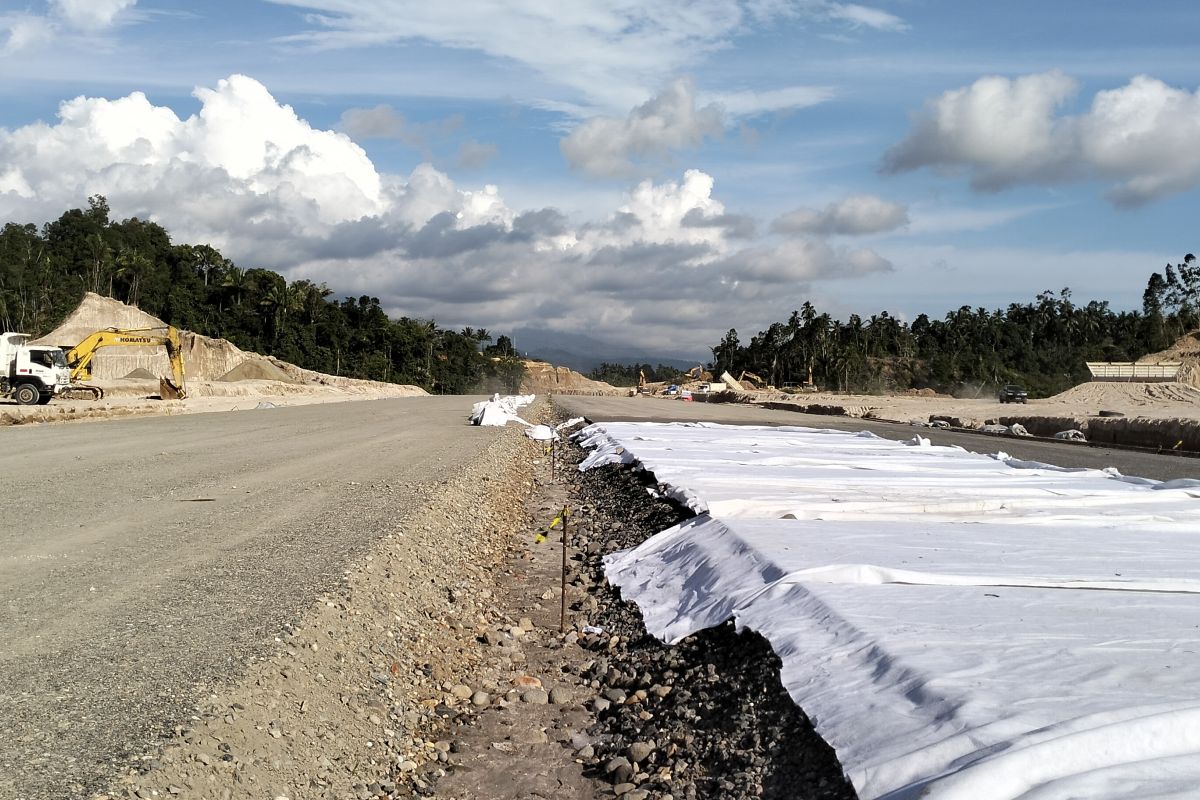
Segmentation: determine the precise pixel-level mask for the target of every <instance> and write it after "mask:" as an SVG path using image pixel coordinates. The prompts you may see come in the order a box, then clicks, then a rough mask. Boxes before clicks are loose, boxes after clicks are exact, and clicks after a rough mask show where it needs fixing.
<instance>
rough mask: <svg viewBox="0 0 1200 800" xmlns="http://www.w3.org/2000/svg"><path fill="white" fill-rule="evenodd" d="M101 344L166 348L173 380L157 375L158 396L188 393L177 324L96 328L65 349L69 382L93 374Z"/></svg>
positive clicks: (175, 396)
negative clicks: (157, 326) (68, 368)
mask: <svg viewBox="0 0 1200 800" xmlns="http://www.w3.org/2000/svg"><path fill="white" fill-rule="evenodd" d="M102 347H164V348H166V350H167V358H168V359H169V360H170V362H171V378H172V379H173V380H169V379H167V378H160V379H159V396H160V397H162V399H164V400H180V399H183V398H184V397H187V388H186V385H185V377H186V376H185V375H184V369H183V345H182V342H181V341H180V338H179V331H178V330H177V329H176V328H174V327H172V326H167V328H166V329H165V330H164V329H162V328H133V329H123V328H105V329H104V330H101V331H96V332H95V333H93V334H91V335H90V336H88V337H87V338H86V339H84V340H83V341H82V342H80V343H79V344H77V345H75V346H74V347H72V348H71V349H70V350H68V351H67V366H68V367H70V368H71V381H72V382H75V381H85V380H89V379H90V378H91V377H92V360H93V359H94V358H95V357H96V351H97V350H99V349H100V348H102Z"/></svg>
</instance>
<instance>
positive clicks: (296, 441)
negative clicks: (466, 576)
mask: <svg viewBox="0 0 1200 800" xmlns="http://www.w3.org/2000/svg"><path fill="white" fill-rule="evenodd" d="M473 400H474V398H466V397H444V398H442V397H419V398H403V399H395V400H381V401H371V402H366V401H364V402H349V403H338V404H329V405H320V406H300V407H292V408H273V409H262V410H254V411H243V412H233V413H221V414H195V415H185V416H172V417H150V418H140V419H128V420H116V421H108V422H89V423H84V424H61V425H40V426H21V427H9V428H0V474H3V476H4V479H3V482H2V483H0V498H3V508H4V524H3V525H2V526H0V797H2V798H5V800H49V799H50V798H54V800H61V798H73V797H86V796H87V794H88V793H89V792H91V791H94V790H96V789H99V788H101V787H102V786H103V785H104V784H105V783H106V782H107V780H108V779H109V778H111V777H112V776H113V775H114V774H116V773H117V772H119V771H120V770H122V769H123V768H125V767H127V765H128V762H129V759H130V757H131V756H136V755H137V754H140V753H143V752H146V751H147V749H153V745H152V743H153V742H154V741H156V739H157V737H158V734H159V732H160V731H161V730H162V729H163V728H164V727H165V726H168V725H170V724H172V722H178V721H181V720H186V719H187V716H188V715H189V714H190V713H191V709H192V707H193V706H194V705H195V703H196V701H197V699H198V698H200V697H203V696H204V694H205V693H206V692H207V691H210V690H211V689H212V688H213V687H215V686H217V685H220V684H221V683H222V682H223V681H225V680H228V679H230V678H232V677H234V676H235V675H236V674H237V673H238V671H239V668H240V667H241V666H242V665H243V664H244V663H245V661H246V659H247V657H248V656H250V655H251V654H254V653H257V652H259V651H261V650H263V649H264V648H265V647H266V646H267V645H269V644H270V643H273V641H274V637H275V636H276V635H277V634H278V633H279V631H280V628H281V626H282V625H283V623H284V622H287V621H289V620H294V619H296V617H297V614H298V612H299V611H300V610H301V609H303V608H305V607H306V606H307V605H309V604H310V603H311V602H312V600H313V598H314V597H316V596H317V595H318V594H319V593H320V592H321V591H323V590H326V589H330V588H333V587H335V586H336V585H337V583H338V581H339V580H340V579H341V577H342V575H343V570H344V568H345V567H346V565H347V564H348V563H349V562H350V561H351V560H352V559H353V558H354V557H355V556H356V554H360V553H362V552H363V551H365V550H366V549H367V548H369V547H370V546H371V545H372V544H373V543H375V542H376V541H377V540H378V539H379V538H380V537H381V535H382V534H383V533H385V532H386V531H387V530H389V529H394V528H395V527H396V522H397V520H398V519H400V518H401V517H403V515H404V514H405V513H406V510H407V509H408V508H411V507H413V506H414V505H416V504H419V503H420V502H421V501H422V498H423V497H427V496H428V495H429V494H430V493H431V492H432V491H433V489H434V488H435V487H436V485H437V484H438V483H439V482H440V481H443V480H444V479H446V478H447V477H449V476H452V475H454V474H455V473H456V472H458V471H460V470H461V469H462V468H463V467H464V466H465V465H466V464H467V463H468V462H469V461H470V460H471V459H472V458H474V457H475V456H476V455H477V454H478V453H480V451H482V450H483V449H484V448H485V447H486V446H487V445H488V444H489V443H491V442H492V441H493V439H494V438H495V437H496V436H497V431H498V429H484V428H471V427H469V426H467V425H466V415H467V413H468V412H469V411H470V408H471V403H472V402H473Z"/></svg>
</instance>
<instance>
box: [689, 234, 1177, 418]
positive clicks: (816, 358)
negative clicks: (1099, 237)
mask: <svg viewBox="0 0 1200 800" xmlns="http://www.w3.org/2000/svg"><path fill="white" fill-rule="evenodd" d="M1142 306H1143V307H1142V309H1141V311H1114V310H1113V309H1112V308H1110V307H1109V303H1108V301H1096V300H1093V301H1090V302H1088V303H1087V304H1086V305H1079V304H1076V303H1075V302H1074V301H1073V299H1072V292H1071V290H1070V289H1069V288H1066V289H1063V290H1061V291H1059V292H1057V293H1054V292H1050V291H1046V292H1042V293H1041V294H1039V295H1037V297H1036V298H1035V299H1034V300H1033V301H1032V302H1028V303H1013V304H1011V305H1009V306H1008V307H1007V308H1004V309H993V310H988V309H986V308H982V307H980V308H972V307H970V306H963V307H961V308H959V309H957V310H955V311H951V312H949V313H948V314H946V316H945V317H944V318H942V319H931V318H930V317H929V316H928V315H926V314H920V315H918V316H917V317H916V318H915V319H913V320H912V321H911V322H906V321H904V320H900V319H897V318H896V317H894V316H892V315H890V314H889V313H888V312H886V311H881V312H879V313H878V314H875V315H873V316H871V317H870V318H869V319H863V318H862V317H860V316H858V315H856V314H854V315H851V316H850V317H849V319H848V320H847V321H845V322H843V321H841V320H839V319H834V318H833V317H832V316H830V315H829V314H828V313H822V312H820V311H819V310H818V309H817V308H815V307H814V306H813V305H812V303H808V302H806V303H805V304H804V305H803V306H802V307H801V308H800V309H799V310H798V311H793V312H792V314H791V316H790V317H789V318H788V320H787V321H786V322H776V323H773V324H771V325H770V326H769V327H768V328H767V329H766V330H763V331H759V333H758V334H757V335H755V336H753V337H751V339H750V341H749V342H745V343H743V342H742V341H741V339H740V337H739V336H738V332H737V331H736V330H733V329H731V330H730V331H729V332H728V333H727V334H726V335H725V337H724V338H723V339H722V340H721V341H720V343H718V344H717V345H716V346H715V347H713V348H712V354H713V362H712V366H713V371H714V373H717V374H719V373H720V372H721V371H722V370H728V371H729V372H730V373H731V374H733V375H738V374H740V372H741V370H749V371H750V372H754V373H757V374H759V375H761V376H762V377H763V378H764V379H766V380H769V381H770V382H771V383H772V384H774V385H776V386H779V385H781V384H783V383H785V382H794V383H801V384H803V383H812V384H815V385H817V386H821V387H824V388H825V389H828V390H834V391H842V392H883V391H891V390H896V389H908V388H932V389H935V390H937V391H940V392H947V393H950V394H956V395H968V396H969V395H982V394H984V393H988V392H991V391H993V390H994V389H995V388H996V387H997V386H999V385H1002V384H1005V383H1020V384H1024V385H1025V386H1026V387H1027V388H1028V389H1029V390H1030V392H1031V394H1033V395H1034V396H1049V395H1052V394H1056V393H1058V392H1061V391H1063V390H1065V389H1067V388H1070V387H1071V386H1074V385H1076V384H1078V383H1081V382H1083V381H1086V380H1088V379H1089V377H1090V376H1089V373H1088V371H1087V366H1086V363H1085V362H1087V361H1136V360H1137V359H1139V358H1141V357H1142V356H1144V355H1147V354H1149V353H1154V352H1158V351H1160V350H1164V349H1166V348H1168V347H1170V345H1171V344H1172V343H1173V342H1175V341H1176V340H1177V339H1178V338H1179V337H1180V336H1183V335H1184V334H1185V333H1187V332H1189V331H1193V330H1195V329H1196V328H1198V327H1200V264H1198V263H1197V261H1196V258H1195V257H1194V256H1193V255H1191V254H1188V255H1187V256H1186V257H1185V258H1184V260H1183V262H1181V263H1179V264H1176V265H1167V267H1166V269H1165V270H1164V272H1162V273H1157V272H1156V273H1153V274H1151V276H1150V278H1149V280H1148V282H1147V286H1146V291H1145V293H1144V295H1143V303H1142Z"/></svg>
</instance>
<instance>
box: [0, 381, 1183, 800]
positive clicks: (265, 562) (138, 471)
mask: <svg viewBox="0 0 1200 800" xmlns="http://www.w3.org/2000/svg"><path fill="white" fill-rule="evenodd" d="M474 399H475V398H468V397H415V398H396V399H388V400H379V401H374V402H357V403H348V404H345V405H342V406H331V405H309V406H304V407H295V408H285V407H275V408H259V409H254V410H247V411H245V412H244V413H235V414H203V415H191V416H171V417H156V418H145V419H124V420H112V421H109V422H106V423H104V424H96V425H35V426H19V427H10V428H8V429H5V430H0V468H2V469H3V470H4V474H5V476H6V480H5V483H4V485H3V489H2V490H0V496H2V497H3V499H4V502H5V507H6V509H8V518H7V520H6V525H5V526H4V527H3V531H2V532H0V797H5V798H13V800H49V799H50V798H54V799H55V800H58V798H98V797H112V798H116V797H141V798H168V797H172V798H174V797H178V798H184V799H185V800H187V799H188V798H197V799H199V798H204V799H205V800H209V799H212V800H215V799H216V798H222V799H223V798H269V800H277V799H278V798H288V800H300V799H301V798H378V797H397V796H409V793H410V792H412V791H413V790H414V789H416V790H419V791H420V793H422V794H428V793H430V792H434V793H436V794H437V795H438V796H442V797H446V798H451V797H485V796H486V797H496V798H500V797H514V798H515V797H521V796H546V797H551V796H559V797H568V796H569V797H591V796H603V795H604V794H606V793H608V792H611V791H612V789H611V788H606V786H605V784H604V781H601V783H599V784H597V783H596V782H595V778H594V776H593V777H589V776H588V775H589V773H588V772H587V769H585V768H584V765H585V761H586V757H585V756H581V755H580V753H586V751H587V745H588V740H587V739H586V738H581V734H583V733H584V732H586V731H587V730H589V725H594V719H593V718H591V717H588V716H587V714H585V713H584V712H583V711H581V704H583V705H584V706H586V707H587V708H588V709H590V708H591V702H592V700H593V699H594V698H591V699H589V698H590V697H591V696H590V695H587V692H586V691H583V692H582V693H581V687H580V685H579V682H580V678H579V676H578V675H577V674H575V673H572V672H571V671H572V670H576V672H577V671H578V669H579V667H580V663H577V662H580V660H581V659H582V658H584V655H583V654H581V653H577V652H575V651H574V650H572V647H574V646H573V645H571V644H570V641H569V638H567V639H564V638H563V637H560V636H559V635H558V633H557V625H556V622H557V613H556V612H557V606H558V598H559V594H558V587H557V586H556V585H555V581H554V578H555V577H556V574H557V569H556V565H557V562H558V553H557V548H556V547H553V546H552V545H553V543H554V542H555V537H554V536H552V537H551V539H550V545H549V546H548V545H542V546H540V547H535V546H534V545H533V544H532V540H533V530H534V529H535V528H536V527H538V526H543V527H544V526H545V524H546V518H547V517H549V516H550V515H551V514H552V512H553V511H554V510H555V508H556V507H557V505H558V504H559V503H561V502H564V498H563V496H561V493H560V492H556V490H554V488H553V487H549V488H548V487H546V486H545V477H546V476H545V472H546V465H545V455H544V453H543V452H542V450H541V447H540V446H539V445H536V444H534V443H532V442H530V441H528V440H527V439H526V438H525V437H524V436H522V435H521V432H520V430H519V429H518V428H517V427H515V426H514V427H511V428H507V429H496V428H491V429H489V428H473V427H470V426H468V425H467V424H466V422H465V416H466V413H467V411H468V410H469V408H470V405H471V402H472V401H473V400H474ZM555 404H556V406H557V407H558V408H559V409H560V410H561V412H562V413H563V414H565V415H577V414H582V415H585V416H588V417H590V418H592V419H596V420H603V419H656V420H671V419H677V420H709V421H716V422H732V423H738V424H792V425H809V426H817V427H837V428H850V429H856V430H863V429H866V430H871V431H874V432H876V433H878V434H880V435H883V436H889V437H892V438H908V437H911V436H912V435H913V434H914V430H913V429H912V428H911V427H908V426H905V425H898V424H889V423H885V422H881V421H877V420H868V419H851V418H846V417H835V416H827V415H809V414H803V413H796V412H789V411H775V410H766V409H762V408H759V407H754V406H748V405H741V404H707V403H684V402H679V401H668V400H665V399H659V398H646V397H624V398H622V397H560V398H556V400H555ZM540 413H542V409H541V408H534V409H530V410H529V411H528V413H527V414H526V416H529V417H533V416H535V415H537V414H540ZM919 432H920V433H921V435H925V436H929V437H930V438H932V439H934V440H935V441H936V442H938V443H948V444H959V445H962V446H964V447H967V448H969V449H973V450H979V451H984V452H990V451H994V450H997V449H1003V450H1005V451H1007V452H1010V453H1012V454H1013V455H1016V456H1019V457H1024V458H1029V459H1035V460H1040V461H1047V462H1052V463H1057V464H1061V465H1064V466H1089V467H1108V466H1112V467H1116V468H1117V469H1119V470H1121V472H1123V473H1125V474H1130V475H1142V476H1146V477H1151V478H1158V479H1171V478H1179V477H1193V478H1200V460H1198V459H1187V458H1174V457H1170V456H1155V455H1151V454H1145V453H1136V452H1125V451H1116V450H1105V449H1090V448H1084V447H1076V446H1071V445H1067V444H1058V443H1049V442H1039V441H1017V440H1002V441H1001V440H995V439H988V438H985V437H982V436H979V435H970V434H959V433H953V432H945V431H936V430H929V429H921V430H920V431H919ZM535 485H536V486H540V488H537V489H536V491H535ZM531 497H532V501H531V500H530V498H531ZM531 502H532V505H530V503H531ZM616 511H618V513H619V509H616ZM573 563H574V562H573ZM573 569H574V567H573ZM571 591H572V592H573V593H574V592H575V591H577V590H576V589H575V588H572V589H571ZM569 599H571V600H572V601H574V600H575V599H576V596H575V595H574V594H572V595H571V597H570V598H569ZM570 636H571V634H568V637H570ZM535 681H536V683H537V684H540V686H539V685H533V683H534V682H535ZM555 690H558V691H557V692H556V691H555ZM594 693H595V692H594V691H593V694H594ZM543 698H544V700H545V702H543ZM588 713H590V711H589V712H588ZM443 768H445V769H443ZM440 771H441V772H446V773H448V774H447V775H446V776H445V777H442V778H441V780H440V782H439V781H437V780H436V779H437V778H438V777H440V776H439V772H440ZM422 787H423V788H422ZM481 787H488V789H487V792H484V791H483V789H482V788H481Z"/></svg>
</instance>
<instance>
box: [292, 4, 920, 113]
mask: <svg viewBox="0 0 1200 800" xmlns="http://www.w3.org/2000/svg"><path fill="white" fill-rule="evenodd" d="M270 2H274V3H277V4H280V5H288V6H295V7H298V8H302V9H306V10H309V11H312V12H315V13H312V14H310V15H309V16H308V20H309V21H310V22H311V23H312V26H313V27H312V29H310V30H308V31H306V32H304V33H301V34H298V35H296V36H293V37H290V39H289V41H293V42H302V43H306V44H309V45H312V46H316V47H325V48H352V47H360V46H364V45H378V44H390V43H397V42H408V41H427V42H432V43H434V44H437V45H440V46H443V47H450V48H455V49H460V50H472V51H476V52H480V53H483V54H485V55H487V56H490V57H492V58H496V59H500V60H502V61H506V62H511V63H515V64H519V65H522V66H524V67H526V68H528V69H529V70H532V71H533V72H534V73H535V74H536V75H537V76H538V77H539V78H540V79H542V80H544V81H546V82H547V83H549V84H551V85H553V86H558V87H564V88H566V89H568V90H570V91H571V92H572V93H574V94H575V95H578V96H579V97H582V98H583V102H581V103H576V102H575V100H576V98H574V97H573V98H567V99H564V98H553V97H551V98H542V99H544V100H549V101H557V103H558V104H559V105H560V107H563V108H567V107H570V106H571V105H573V106H574V107H575V109H576V110H577V111H579V112H582V111H583V110H584V107H585V106H587V107H590V110H591V112H592V113H594V112H595V111H597V110H599V111H601V112H604V113H613V112H617V111H622V110H624V109H627V108H630V107H632V106H633V105H634V104H636V103H638V102H641V100H642V99H643V98H645V97H647V96H648V95H649V94H650V92H651V91H652V90H653V89H655V88H657V87H659V86H662V85H664V84H665V83H666V82H667V81H668V80H670V79H671V78H672V77H674V76H676V75H678V74H680V73H681V72H682V71H685V70H687V69H689V68H691V67H692V66H694V65H696V64H698V63H699V62H701V61H702V60H703V59H704V58H705V57H707V56H708V55H709V54H711V53H712V52H714V51H716V50H720V49H723V48H725V47H727V46H728V45H729V42H730V40H731V39H732V38H733V37H736V36H739V35H741V34H744V33H746V32H748V31H749V30H750V29H751V28H752V27H753V26H756V25H758V26H766V25H771V24H773V23H775V22H777V21H779V20H782V19H787V18H804V19H806V20H812V21H815V22H821V23H830V22H832V23H836V24H846V23H850V24H851V25H853V26H856V27H862V26H866V27H873V28H878V29H885V30H898V29H899V28H900V26H901V24H902V23H899V21H898V20H897V19H896V18H895V17H893V16H892V15H890V14H887V13H885V12H878V11H873V10H872V9H869V8H866V7H863V6H859V5H854V4H844V3H833V2H826V1H824V0H815V1H814V0H788V1H787V2H777V1H776V0H702V2H689V0H624V1H623V2H620V3H611V2H603V0H578V1H577V2H572V3H545V2H538V0H517V1H516V2H511V3H471V4H470V5H469V6H467V7H464V6H463V5H462V4H454V3H429V2H423V1H421V0H374V1H373V2H370V3H363V2H359V0H270ZM564 103H565V104H564Z"/></svg>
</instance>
